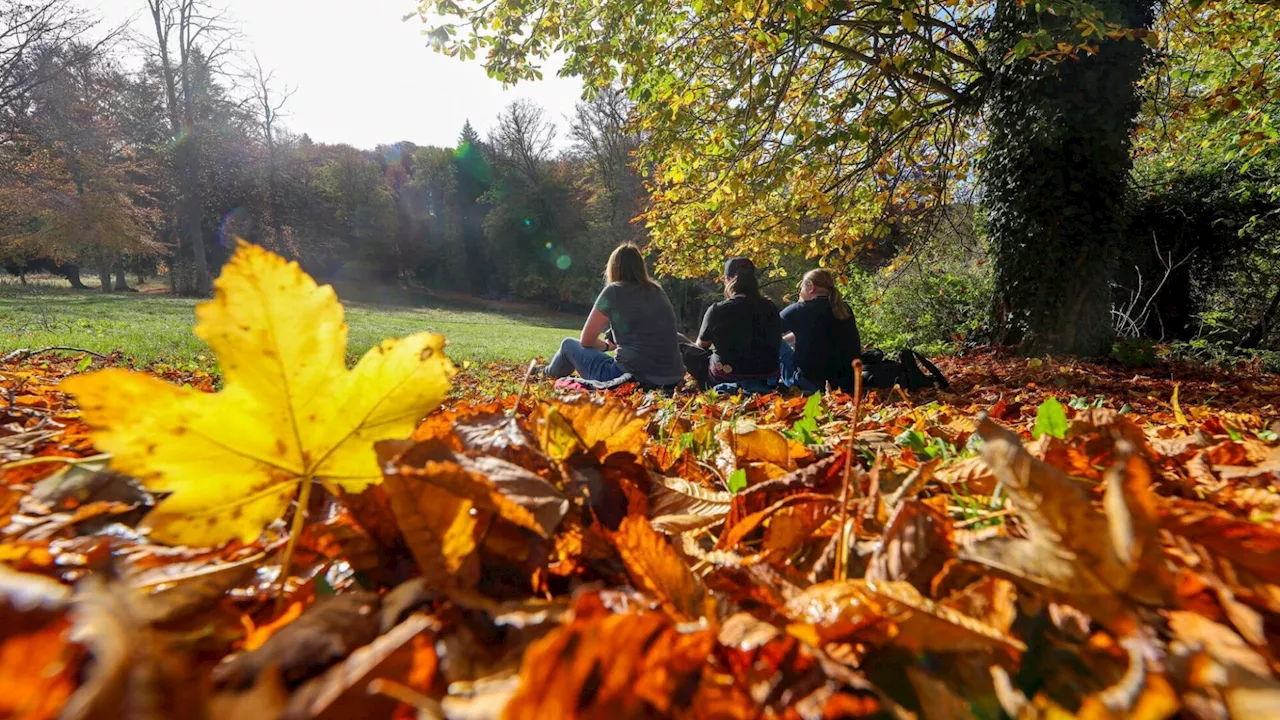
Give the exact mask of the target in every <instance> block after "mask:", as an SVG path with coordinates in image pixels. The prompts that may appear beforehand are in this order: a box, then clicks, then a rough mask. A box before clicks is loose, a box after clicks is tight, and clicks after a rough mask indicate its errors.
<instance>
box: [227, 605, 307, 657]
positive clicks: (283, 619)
mask: <svg viewBox="0 0 1280 720" xmlns="http://www.w3.org/2000/svg"><path fill="white" fill-rule="evenodd" d="M300 615H302V603H301V602H293V603H290V604H289V607H288V608H287V609H286V610H285V611H284V612H283V613H281V615H280V617H278V618H276V619H275V620H272V621H271V622H269V623H267V624H266V625H263V626H261V627H254V624H253V620H251V619H250V618H249V617H248V616H247V615H245V616H241V618H240V623H241V624H242V625H244V629H245V638H244V650H245V651H246V652H249V651H252V650H257V649H258V648H260V647H262V645H263V644H264V643H265V642H266V641H267V640H270V639H271V636H272V635H275V634H276V631H277V630H279V629H280V628H282V627H284V626H285V625H288V624H289V623H291V622H293V621H294V620H297V619H298V617H299V616H300Z"/></svg>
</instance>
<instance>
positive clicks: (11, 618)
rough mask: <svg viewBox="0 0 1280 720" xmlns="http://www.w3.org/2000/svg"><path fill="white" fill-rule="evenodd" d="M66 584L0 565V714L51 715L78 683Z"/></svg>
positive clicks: (36, 719)
mask: <svg viewBox="0 0 1280 720" xmlns="http://www.w3.org/2000/svg"><path fill="white" fill-rule="evenodd" d="M67 595H68V593H67V592H66V588H64V587H63V586H61V585H59V584H57V583H55V582H53V581H51V580H48V579H46V578H43V577H39V576H34V575H24V574H20V573H17V572H14V571H12V570H9V569H8V568H6V567H5V566H3V565H0V717H5V718H24V719H29V720H50V719H51V718H54V717H57V715H58V713H59V712H60V711H61V710H62V707H63V705H64V704H65V703H66V702H67V699H68V698H69V697H71V693H72V691H73V690H75V687H76V672H77V670H78V669H79V667H80V665H81V664H82V663H83V657H82V653H80V652H78V651H77V648H76V646H74V645H68V643H67V629H68V627H69V623H68V621H67V618H66V617H65V607H66V601H67Z"/></svg>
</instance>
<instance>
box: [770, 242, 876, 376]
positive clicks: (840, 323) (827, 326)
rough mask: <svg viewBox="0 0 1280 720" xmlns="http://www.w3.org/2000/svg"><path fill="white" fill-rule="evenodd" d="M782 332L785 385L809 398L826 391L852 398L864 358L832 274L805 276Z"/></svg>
mask: <svg viewBox="0 0 1280 720" xmlns="http://www.w3.org/2000/svg"><path fill="white" fill-rule="evenodd" d="M782 331H783V332H784V333H786V334H785V335H783V337H782V340H783V342H782V346H781V347H780V350H781V353H780V357H779V363H780V365H781V367H782V383H783V384H784V385H788V386H790V387H794V388H796V389H798V390H800V391H802V392H806V393H813V392H817V391H819V390H822V389H823V388H824V387H826V386H828V385H830V386H831V387H833V388H837V387H838V388H842V389H843V390H845V391H846V392H853V360H854V358H856V357H858V356H859V355H860V354H861V353H862V340H861V339H860V338H859V337H858V321H857V320H855V319H854V317H853V311H852V310H850V309H849V305H848V303H846V302H845V301H844V298H842V297H841V296H840V290H839V288H837V287H836V283H835V279H834V278H833V277H832V276H831V273H829V272H827V271H826V270H823V269H821V268H819V269H817V270H810V271H809V272H807V273H805V275H804V278H803V279H802V280H801V281H800V302H797V303H792V304H791V305H788V306H787V307H786V309H785V310H783V311H782ZM793 346H794V347H793Z"/></svg>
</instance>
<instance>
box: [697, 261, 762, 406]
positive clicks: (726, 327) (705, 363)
mask: <svg viewBox="0 0 1280 720" xmlns="http://www.w3.org/2000/svg"><path fill="white" fill-rule="evenodd" d="M723 280H724V300H723V301H721V302H718V303H716V304H715V305H712V306H711V307H709V308H707V313H706V315H704V316H703V317H702V328H701V329H700V330H699V331H698V339H697V341H696V343H692V344H687V345H682V346H681V347H680V352H681V354H682V355H683V356H684V366H685V368H687V369H688V370H689V374H690V375H692V376H693V378H694V380H697V382H698V385H700V386H701V387H704V388H710V387H715V386H716V385H720V384H723V383H730V384H736V385H737V386H738V387H739V389H741V390H744V391H746V392H767V391H769V390H771V389H773V387H774V386H775V385H777V383H778V345H779V343H780V342H781V337H782V330H781V326H780V324H779V322H780V321H779V318H778V306H777V305H774V304H773V301H772V300H770V299H769V298H767V297H765V296H764V295H761V294H760V281H759V279H758V278H757V277H756V266H755V263H753V262H751V260H749V259H748V258H744V257H736V258H731V259H730V260H729V261H728V262H727V263H725V265H724V278H723Z"/></svg>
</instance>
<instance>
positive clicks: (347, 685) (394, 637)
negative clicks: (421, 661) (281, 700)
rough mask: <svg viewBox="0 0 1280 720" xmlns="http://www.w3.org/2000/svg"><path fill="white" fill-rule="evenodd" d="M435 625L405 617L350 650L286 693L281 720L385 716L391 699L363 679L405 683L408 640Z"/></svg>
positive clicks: (425, 618)
mask: <svg viewBox="0 0 1280 720" xmlns="http://www.w3.org/2000/svg"><path fill="white" fill-rule="evenodd" d="M438 629H439V626H438V625H437V624H436V623H435V621H434V620H432V619H431V618H430V617H428V616H427V615H423V614H421V613H417V614H413V615H410V616H409V617H408V618H406V619H405V620H404V622H401V623H400V624H399V625H396V626H395V627H394V628H392V629H391V630H389V631H388V632H386V633H385V634H383V635H380V636H378V637H377V638H376V639H374V640H373V641H372V642H371V643H369V644H367V645H365V646H363V647H360V648H358V649H356V650H354V651H352V652H351V654H350V655H348V656H347V657H346V659H344V660H343V661H342V662H341V663H339V664H337V665H335V666H333V667H331V668H329V669H328V670H326V671H325V672H324V674H323V675H320V676H318V677H315V678H312V679H311V680H308V681H307V682H306V683H304V684H303V685H302V686H301V687H299V688H298V689H297V691H295V692H294V693H293V695H292V696H290V698H289V701H288V703H287V705H286V706H285V708H284V712H283V713H282V715H281V717H282V720H311V719H312V718H333V719H334V720H338V719H339V718H354V717H389V716H390V715H391V712H392V711H393V710H394V709H395V706H396V701H394V700H392V699H390V698H387V697H384V696H380V695H370V694H369V692H368V690H367V688H368V685H369V683H370V682H371V681H373V680H375V679H378V678H387V679H391V680H395V681H397V682H401V683H404V682H406V681H408V679H409V673H410V670H411V669H412V665H413V660H414V643H413V641H414V639H415V638H419V637H422V636H424V635H425V636H428V637H429V636H430V634H431V633H432V632H433V631H435V630H438ZM432 669H433V670H434V668H432Z"/></svg>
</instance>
